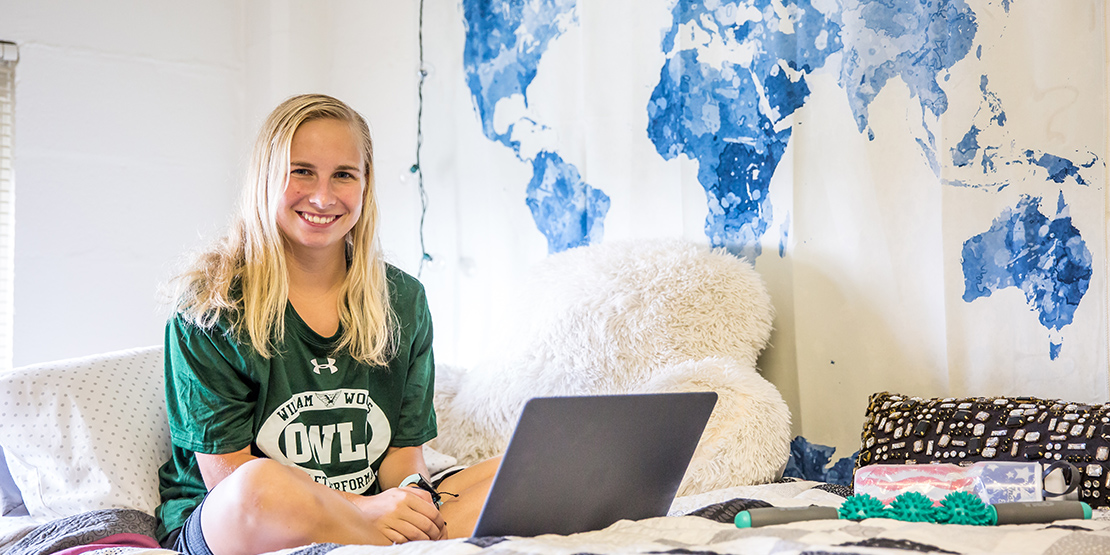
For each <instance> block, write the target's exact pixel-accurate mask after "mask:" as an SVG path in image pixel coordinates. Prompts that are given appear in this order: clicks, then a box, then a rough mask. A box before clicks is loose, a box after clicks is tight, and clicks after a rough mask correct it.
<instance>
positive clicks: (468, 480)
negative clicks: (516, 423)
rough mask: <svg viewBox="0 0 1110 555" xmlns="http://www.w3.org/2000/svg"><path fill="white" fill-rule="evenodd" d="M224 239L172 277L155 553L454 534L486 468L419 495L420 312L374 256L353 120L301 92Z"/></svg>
mask: <svg viewBox="0 0 1110 555" xmlns="http://www.w3.org/2000/svg"><path fill="white" fill-rule="evenodd" d="M240 208H241V210H240V213H239V215H238V217H237V218H236V219H235V221H234V223H233V225H232V227H231V231H230V232H229V233H228V235H227V236H226V237H225V238H224V239H223V240H222V241H221V242H220V243H218V245H217V246H216V247H215V248H213V249H211V250H210V251H208V252H206V253H204V254H202V255H201V256H200V257H199V258H198V259H197V261H196V262H195V263H194V265H193V266H192V268H191V269H190V270H189V271H187V272H186V273H184V274H183V275H182V276H180V277H179V293H178V297H177V301H176V311H175V314H174V316H173V317H172V318H171V319H170V321H169V323H168V324H167V328H166V351H165V356H166V396H167V403H168V409H169V420H170V430H171V435H172V437H173V454H172V457H171V458H170V460H169V461H168V462H167V463H166V464H165V465H164V466H163V467H162V469H161V471H160V473H159V478H160V485H161V492H162V504H161V506H159V507H158V517H159V523H160V528H159V534H160V535H161V538H160V539H161V540H162V543H163V545H165V546H167V547H172V548H176V549H177V550H179V551H183V552H185V553H188V554H197V555H210V554H211V555H246V554H255V553H262V552H267V551H273V550H277V549H283V548H287V547H294V546H299V545H305V544H309V543H314V542H334V543H347V544H356V543H357V544H390V543H401V542H405V541H411V540H435V539H441V538H447V537H461V536H467V535H469V533H470V531H471V530H472V529H473V526H474V521H475V519H476V518H477V513H478V511H479V509H480V507H481V504H482V503H483V501H484V499H485V494H486V491H487V490H488V487H489V482H490V480H491V478H492V475H493V473H494V472H495V470H496V464H497V463H496V461H487V462H485V463H481V464H478V465H475V466H473V467H470V468H468V469H466V470H463V471H461V472H458V473H457V474H454V475H452V476H450V477H448V478H446V479H444V480H443V481H442V483H441V484H439V489H440V491H443V492H451V493H453V494H455V495H457V496H448V495H444V496H443V504H442V506H440V507H437V505H436V504H435V503H433V499H432V496H431V493H429V492H428V491H425V489H421V488H420V487H416V486H413V485H410V484H411V483H412V482H418V481H419V478H420V477H422V476H423V477H425V478H427V476H426V475H427V469H426V467H425V464H424V459H423V453H422V450H421V446H422V445H423V444H424V443H425V442H427V441H429V440H431V439H432V438H434V437H435V435H436V420H435V412H434V411H433V409H432V386H433V381H434V367H435V365H434V361H433V357H432V321H431V316H430V315H429V313H428V306H427V301H426V299H425V297H424V290H423V288H422V287H421V285H420V283H419V282H417V281H416V280H415V279H414V278H412V277H411V276H409V275H407V274H405V273H404V272H402V271H400V270H398V269H397V268H394V267H392V266H390V265H388V264H386V263H385V262H384V261H383V260H382V253H381V251H380V247H379V243H378V238H377V233H376V232H377V216H378V211H377V204H376V202H375V198H374V191H373V147H372V143H371V139H370V131H369V128H368V127H367V124H366V122H365V120H363V118H362V117H361V116H359V115H358V114H357V113H356V112H355V111H354V110H352V109H351V108H350V107H348V106H347V105H346V104H344V103H342V102H340V101H339V100H336V99H334V98H331V97H328V96H323V95H302V96H296V97H293V98H290V99H289V100H286V101H285V102H283V103H282V104H281V105H280V106H278V107H277V108H276V109H275V110H274V111H273V113H271V114H270V116H269V118H268V119H267V120H266V123H265V125H264V126H263V128H262V131H261V133H260V134H259V137H258V140H257V142H256V143H255V147H254V152H253V155H252V158H251V164H250V168H249V173H248V178H247V182H246V186H245V188H244V195H243V199H242V202H241V206H240Z"/></svg>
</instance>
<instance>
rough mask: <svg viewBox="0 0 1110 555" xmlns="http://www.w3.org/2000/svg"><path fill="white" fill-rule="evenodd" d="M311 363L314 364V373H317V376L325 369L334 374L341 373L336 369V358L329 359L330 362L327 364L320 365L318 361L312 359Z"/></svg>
mask: <svg viewBox="0 0 1110 555" xmlns="http://www.w3.org/2000/svg"><path fill="white" fill-rule="evenodd" d="M309 362H311V363H312V371H313V372H316V373H317V374H319V373H320V370H323V369H325V368H327V369H328V370H331V373H332V374H334V373H336V372H338V371H339V369H338V368H336V367H335V359H334V358H329V359H328V362H327V363H326V364H320V363H319V362H316V359H312V360H310V361H309Z"/></svg>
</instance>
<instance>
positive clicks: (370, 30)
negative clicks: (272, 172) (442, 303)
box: [0, 0, 420, 366]
mask: <svg viewBox="0 0 1110 555" xmlns="http://www.w3.org/2000/svg"><path fill="white" fill-rule="evenodd" d="M417 7H418V3H415V2H412V3H410V2H404V3H398V2H392V1H389V0H375V1H371V2H364V1H355V0H347V1H336V2H327V3H324V2H310V1H304V0H302V1H288V0H273V1H269V0H237V1H229V0H202V1H191V2H148V1H144V0H98V1H97V2H82V1H80V0H49V1H41V2H40V1H36V2H27V1H23V0H0V40H8V41H12V42H15V43H17V44H18V45H19V49H20V57H21V59H20V62H19V65H18V66H17V70H16V71H17V81H16V259H15V271H16V280H15V358H14V364H15V365H16V366H21V365H25V364H32V363H36V362H43V361H47V360H53V359H58V358H63V357H72V356H81V355H87V354H93V353H98V352H103V351H107V350H112V349H121V348H128V347H135V346H140V345H152V344H158V343H161V342H162V336H163V329H164V322H165V317H166V312H165V307H164V304H163V300H164V296H162V295H161V294H160V293H161V289H162V286H163V285H164V284H165V282H166V281H167V280H168V279H169V277H170V276H172V275H173V273H174V269H175V268H176V267H177V265H178V264H180V263H181V262H182V261H183V260H184V259H185V255H186V253H187V252H188V251H192V250H195V249H197V248H200V247H201V246H203V245H205V244H206V243H207V242H208V241H210V240H211V239H212V238H214V237H215V236H216V235H218V234H219V233H220V232H221V231H222V230H223V229H224V226H225V225H226V223H227V221H228V219H229V217H230V214H231V212H232V210H233V208H234V204H235V202H236V201H237V199H238V189H239V185H240V179H239V177H240V175H241V173H242V168H243V166H244V164H245V161H246V157H247V156H248V155H249V148H250V143H251V142H252V141H253V138H254V135H255V133H256V132H257V129H258V126H259V125H260V124H261V121H262V119H263V118H264V117H265V116H266V114H267V113H268V112H269V111H270V110H271V109H272V108H273V107H274V106H275V105H277V103H278V102H280V101H281V100H283V99H284V98H286V97H288V96H290V95H293V94H298V93H303V92H322V93H325V94H332V95H335V96H337V97H339V98H341V99H343V100H345V101H347V102H348V103H350V104H351V105H352V106H354V107H355V109H357V110H359V111H360V112H361V113H362V114H363V115H365V116H366V117H367V119H368V120H370V123H371V127H372V128H373V132H374V138H375V149H376V162H377V168H376V175H377V179H378V182H377V188H378V194H379V195H380V196H381V206H382V212H383V213H382V224H383V228H384V230H385V231H384V232H383V241H384V243H385V246H386V249H387V251H389V253H390V256H391V260H392V261H393V262H394V263H396V264H398V265H399V266H401V267H402V268H404V269H406V270H408V271H411V272H414V273H415V271H416V268H417V265H418V264H419V260H420V249H419V237H418V230H419V226H418V222H419V217H420V199H419V194H418V190H417V189H416V186H415V182H414V181H408V180H406V181H402V179H401V178H402V177H403V176H404V177H407V174H408V168H409V167H410V166H411V165H412V164H413V162H414V161H415V148H416V109H417V102H416V86H417V81H418V73H417V69H416V68H417V67H418V65H419V64H418V61H417V59H418V50H417V45H418V43H417V21H418V19H417V18H418V9H417Z"/></svg>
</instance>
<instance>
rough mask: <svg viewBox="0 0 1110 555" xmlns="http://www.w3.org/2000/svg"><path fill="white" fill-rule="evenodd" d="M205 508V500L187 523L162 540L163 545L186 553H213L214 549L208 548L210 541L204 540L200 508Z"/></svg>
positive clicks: (198, 554) (205, 554)
mask: <svg viewBox="0 0 1110 555" xmlns="http://www.w3.org/2000/svg"><path fill="white" fill-rule="evenodd" d="M202 508H204V501H201V502H200V505H197V508H196V509H193V514H191V515H189V518H188V519H187V520H186V521H185V524H184V525H183V526H182V527H181V528H178V529H177V530H174V531H173V532H170V534H169V535H168V536H166V539H165V541H163V542H162V547H163V548H165V549H172V550H174V551H179V552H181V553H184V554H185V555H212V550H211V549H209V548H208V542H205V541H204V533H203V532H201V529H200V510H201V509H202Z"/></svg>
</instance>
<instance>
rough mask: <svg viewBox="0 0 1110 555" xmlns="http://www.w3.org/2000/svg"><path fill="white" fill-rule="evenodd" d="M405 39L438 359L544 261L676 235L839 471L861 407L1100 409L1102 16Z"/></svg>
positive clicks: (738, 11)
mask: <svg viewBox="0 0 1110 555" xmlns="http://www.w3.org/2000/svg"><path fill="white" fill-rule="evenodd" d="M424 37H425V39H424V40H425V49H426V52H427V64H428V65H427V67H426V69H428V71H429V80H428V83H427V89H426V91H427V92H426V94H425V98H426V107H425V111H424V117H425V120H424V128H425V130H426V136H427V140H426V143H425V148H426V151H425V155H426V159H427V160H428V161H427V162H425V163H424V164H423V165H424V171H425V176H426V180H427V183H428V192H429V198H430V204H429V206H430V209H429V213H428V217H429V220H428V222H429V223H428V224H427V226H426V236H427V238H428V244H429V247H428V248H429V252H430V253H431V254H432V255H433V257H435V258H436V260H438V261H439V262H438V263H436V264H433V265H431V266H430V267H429V269H428V271H427V272H426V273H425V275H424V276H422V277H423V279H424V281H425V282H426V283H427V284H428V288H429V291H430V295H431V298H432V301H433V310H435V311H436V317H437V326H438V327H439V332H440V336H439V343H437V348H438V349H439V350H440V353H441V358H443V357H447V359H448V360H455V361H459V362H462V363H471V362H473V361H475V360H478V359H481V358H482V357H484V356H489V354H490V353H491V352H495V350H496V339H492V338H491V337H494V336H495V335H496V334H495V331H496V329H497V322H498V321H499V320H500V319H501V317H502V316H503V314H504V312H505V310H507V307H506V305H507V304H508V303H509V302H510V301H509V299H508V298H506V294H505V292H506V291H508V290H511V287H512V284H513V283H514V281H515V280H517V279H519V278H520V277H521V275H522V274H523V272H524V271H525V270H526V269H527V267H528V266H529V265H530V264H531V263H532V262H534V261H536V260H538V259H540V258H542V257H544V256H546V255H547V254H549V253H554V252H559V251H562V250H565V249H568V248H573V247H576V246H579V245H585V244H591V243H596V242H600V241H608V240H613V239H619V238H646V237H659V236H683V237H686V238H688V239H691V240H695V241H700V242H704V243H708V244H711V245H714V246H719V247H724V248H727V249H728V250H729V251H730V252H732V253H734V254H735V255H736V256H740V257H744V258H746V259H748V260H750V261H752V262H753V263H754V264H755V265H756V268H757V269H758V270H759V271H760V272H761V273H762V274H763V275H764V276H765V278H766V279H767V281H768V286H769V288H770V290H771V292H772V295H773V296H774V300H775V305H776V307H777V309H778V317H777V319H776V334H775V336H774V337H773V338H772V343H773V346H772V347H771V348H770V349H769V350H768V352H766V353H765V355H764V357H763V359H762V360H761V364H760V365H761V369H762V371H763V372H764V374H765V376H767V377H768V378H769V379H771V380H772V381H773V382H774V383H776V385H778V387H779V388H780V389H781V390H782V391H783V393H784V396H785V397H786V398H787V399H788V401H789V402H790V404H791V407H792V409H793V410H794V418H795V424H796V425H800V430H799V431H801V432H803V433H804V434H805V435H806V436H807V437H808V438H810V439H811V440H814V441H817V442H819V443H827V444H833V445H837V446H840V447H843V448H844V450H845V451H847V452H843V451H842V453H843V454H847V453H850V452H851V451H854V450H855V449H856V448H857V446H858V445H857V444H858V438H859V432H860V428H861V420H862V416H863V411H864V409H865V408H866V401H867V398H868V395H869V394H870V393H873V392H876V391H884V390H891V391H901V392H904V393H909V394H913V395H921V396H931V397H933V396H945V395H952V396H968V395H1031V396H1039V397H1061V398H1070V399H1075V400H1078V401H1086V402H1102V401H1106V400H1107V394H1108V380H1107V374H1108V373H1107V339H1108V335H1107V327H1106V320H1107V319H1106V312H1107V302H1106V280H1105V274H1106V232H1105V230H1106V222H1105V220H1106V192H1105V179H1106V166H1105V156H1106V150H1107V148H1106V127H1107V109H1106V106H1107V96H1106V86H1107V84H1106V82H1107V75H1106V55H1105V52H1106V34H1105V12H1104V7H1103V3H1102V2H1101V1H1100V0H1058V1H1054V2H1031V1H1019V0H1012V1H1010V0H994V1H975V0H924V1H922V0H894V1H891V0H733V1H727V0H679V1H677V2H676V1H674V0H605V1H587V0H577V1H576V0H527V1H524V0H517V1H504V2H489V1H487V0H462V1H461V2H449V1H447V0H428V5H427V6H426V7H425V17H424ZM661 270H663V269H661Z"/></svg>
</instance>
